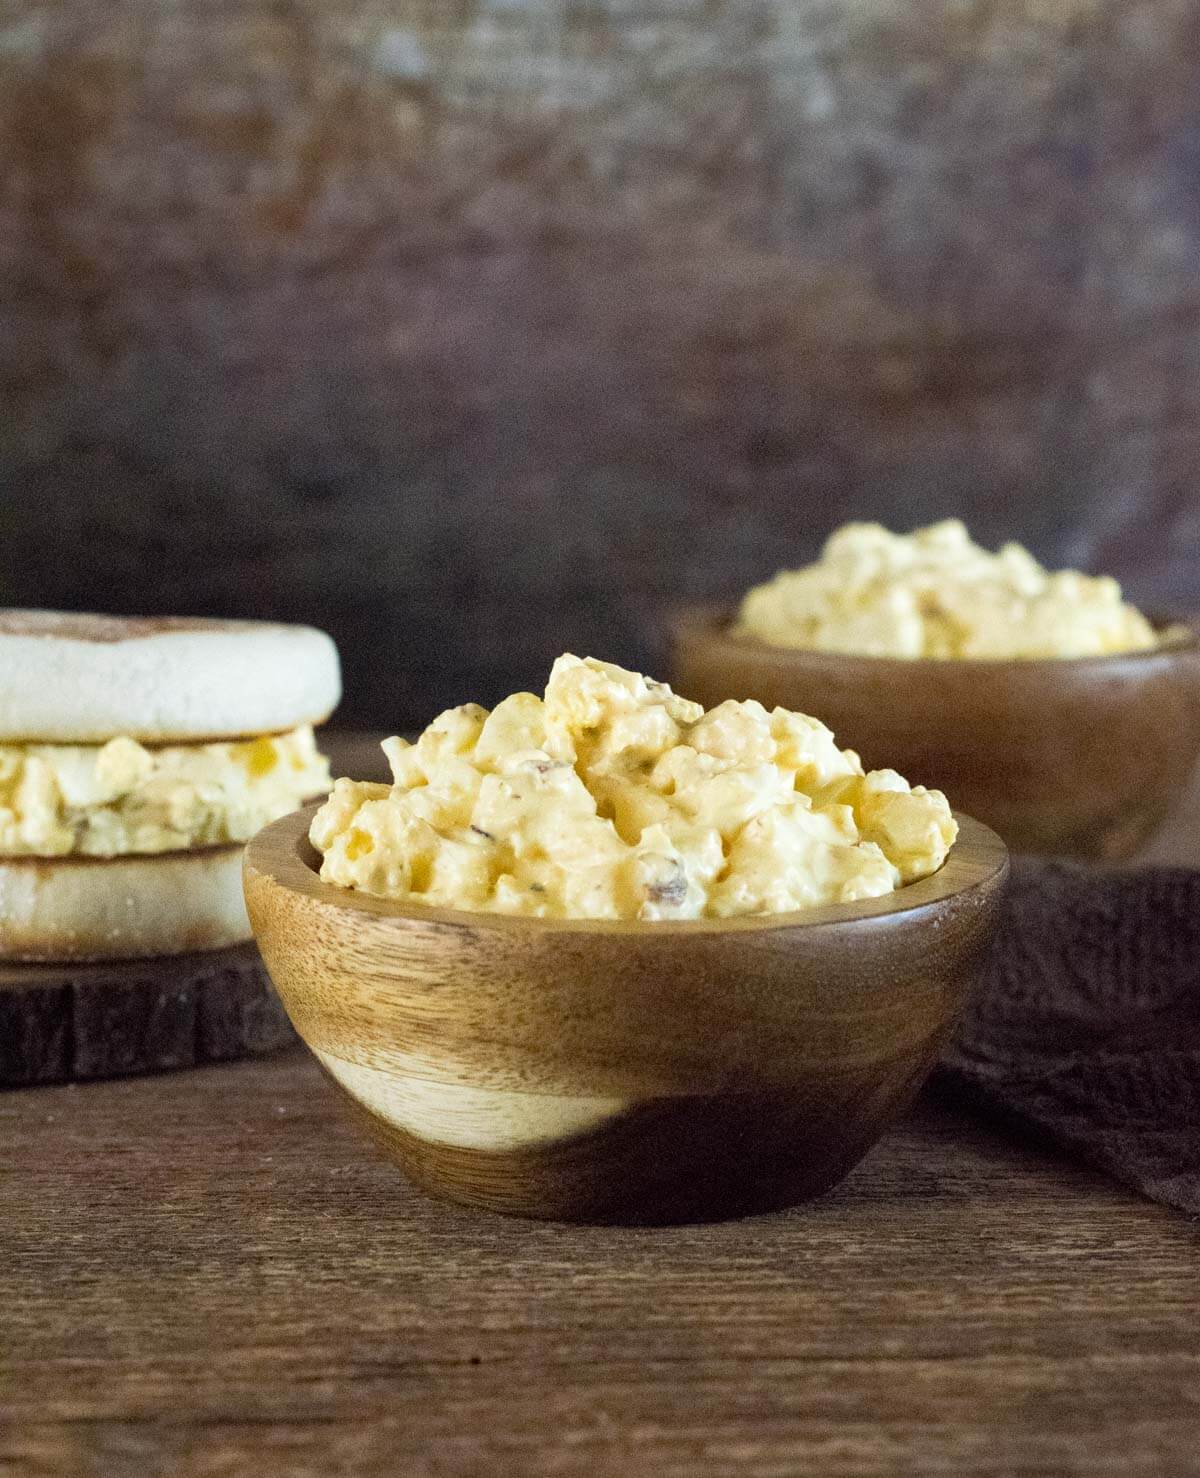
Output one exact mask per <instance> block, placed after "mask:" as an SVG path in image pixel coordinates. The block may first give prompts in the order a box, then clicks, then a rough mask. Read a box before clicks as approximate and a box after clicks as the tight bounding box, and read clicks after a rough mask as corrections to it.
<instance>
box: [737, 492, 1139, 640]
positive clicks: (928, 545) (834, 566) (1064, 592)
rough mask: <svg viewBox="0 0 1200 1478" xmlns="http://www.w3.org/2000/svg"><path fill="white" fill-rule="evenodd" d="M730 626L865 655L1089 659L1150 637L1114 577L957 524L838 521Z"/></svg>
mask: <svg viewBox="0 0 1200 1478" xmlns="http://www.w3.org/2000/svg"><path fill="white" fill-rule="evenodd" d="M736 629H737V630H738V631H740V632H741V633H743V634H745V635H747V636H753V637H757V638H758V639H759V640H760V641H764V642H770V643H771V644H772V645H774V646H780V647H804V648H808V649H812V650H817V651H830V652H849V653H855V654H857V655H860V656H869V657H960V658H971V657H974V658H988V657H991V658H1001V657H1025V658H1032V657H1092V656H1102V655H1104V654H1106V653H1112V652H1132V651H1138V650H1142V649H1144V648H1148V647H1153V646H1156V645H1157V644H1158V638H1157V637H1156V635H1155V632H1154V629H1153V627H1152V626H1151V625H1150V623H1149V622H1148V621H1147V620H1146V618H1145V617H1144V616H1143V615H1142V614H1141V613H1140V612H1139V611H1137V610H1135V609H1134V607H1133V606H1131V605H1127V604H1126V603H1125V602H1124V601H1123V600H1122V599H1121V587H1120V586H1119V585H1118V584H1117V582H1116V581H1115V580H1112V579H1109V578H1107V577H1105V576H1092V575H1083V574H1080V573H1079V572H1078V571H1077V570H1062V571H1060V572H1058V573H1056V574H1052V573H1051V572H1050V571H1048V570H1045V569H1043V568H1042V566H1041V565H1040V564H1039V563H1038V562H1037V560H1036V559H1034V557H1033V555H1032V554H1030V553H1029V551H1028V550H1027V549H1023V548H1022V547H1021V545H1019V544H1006V545H1005V546H1004V547H1003V549H1001V550H1000V552H999V554H989V553H988V551H987V550H986V549H981V548H980V547H979V545H978V544H975V543H973V542H972V540H971V537H970V535H969V534H968V533H967V530H966V528H965V527H964V525H963V524H962V523H960V522H959V520H958V519H947V520H946V521H945V522H944V523H937V524H933V525H931V526H930V527H929V528H925V529H918V530H917V531H916V533H913V534H891V533H889V532H888V531H887V529H885V528H883V527H881V525H879V524H877V523H850V524H846V525H845V527H844V528H841V529H839V530H838V531H837V532H836V533H835V534H833V535H832V536H831V537H830V538H829V540H828V542H827V543H826V545H825V549H824V552H823V553H822V555H821V558H820V560H818V562H817V563H816V564H813V565H809V566H808V567H807V568H806V569H802V570H785V571H783V572H782V573H780V574H778V575H776V576H775V578H774V579H773V580H771V581H770V582H769V583H768V584H766V585H759V586H756V587H755V589H753V590H751V591H750V592H749V594H748V595H747V596H746V597H745V599H744V600H743V602H742V608H741V613H740V616H739V619H738V623H737V628H736Z"/></svg>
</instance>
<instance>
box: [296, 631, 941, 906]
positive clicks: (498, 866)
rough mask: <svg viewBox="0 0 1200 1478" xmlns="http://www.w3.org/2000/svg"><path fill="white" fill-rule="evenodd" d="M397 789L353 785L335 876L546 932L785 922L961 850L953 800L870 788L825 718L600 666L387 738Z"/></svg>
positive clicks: (577, 667)
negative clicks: (576, 922) (698, 694)
mask: <svg viewBox="0 0 1200 1478" xmlns="http://www.w3.org/2000/svg"><path fill="white" fill-rule="evenodd" d="M383 747H384V750H385V752H386V754H387V757H388V761H389V763H390V765H391V770H392V775H393V778H394V783H393V784H392V785H391V786H387V785H376V784H363V783H359V782H356V781H353V780H339V781H337V783H336V784H335V786H334V789H333V793H332V795H331V796H330V798H329V799H328V801H327V802H326V803H325V805H324V806H322V807H321V809H320V810H319V811H318V812H317V813H316V816H315V817H314V819H313V823H312V829H311V838H312V842H313V845H314V846H315V847H316V848H317V850H318V851H319V852H320V853H322V854H323V855H322V863H321V877H322V878H323V879H324V880H325V881H326V882H329V883H334V884H336V885H338V886H340V887H345V888H357V889H361V890H362V891H363V892H366V893H372V894H375V895H377V896H379V897H384V898H394V899H403V900H415V901H418V902H421V903H426V904H436V905H440V906H442V907H447V908H456V909H480V910H486V911H492V912H497V913H507V914H523V915H532V916H538V917H543V918H591V919H648V920H653V919H695V918H706V917H707V918H722V917H729V916H733V915H740V914H771V913H782V912H787V911H789V910H792V909H803V908H810V907H813V906H816V905H819V904H826V903H838V902H851V901H854V900H857V899H863V898H874V897H877V896H879V895H881V894H884V893H890V892H891V891H892V890H893V889H894V888H897V887H899V886H901V885H902V884H904V883H908V882H911V881H913V880H914V879H916V878H922V877H925V876H927V875H928V874H929V873H932V872H935V871H936V870H937V869H938V868H939V867H940V866H941V865H942V863H943V861H944V860H945V858H946V854H947V852H948V850H949V848H950V846H951V844H952V843H953V841H954V838H955V836H956V834H957V829H958V828H957V825H956V823H955V821H954V818H953V817H952V815H951V814H950V808H949V806H948V805H947V803H946V799H945V797H944V796H943V795H942V794H941V793H940V792H939V791H936V790H925V789H924V788H922V787H921V786H916V787H912V788H910V787H909V785H908V783H907V781H905V780H903V779H902V778H901V777H900V776H899V775H897V774H896V773H895V772H894V771H892V770H876V771H873V772H872V773H871V774H869V775H868V774H864V773H863V768H862V765H861V764H860V762H859V759H858V756H857V755H856V754H854V753H853V752H852V751H851V750H844V749H839V748H838V746H837V743H836V742H835V740H834V737H833V735H832V733H831V732H830V731H829V730H828V729H827V728H826V727H825V725H824V724H822V723H819V722H818V721H817V720H816V719H812V718H807V717H806V716H805V715H804V714H800V713H790V712H788V711H787V710H786V709H782V708H776V709H775V710H774V711H773V712H770V713H768V712H767V710H766V709H765V708H763V707H762V705H761V704H759V703H754V702H749V703H735V702H732V701H731V702H727V703H722V704H720V705H719V706H718V707H716V708H714V709H711V710H710V711H709V712H707V713H706V712H705V711H704V709H703V708H702V707H701V706H700V705H699V704H697V703H690V702H688V701H687V699H684V698H680V697H677V696H676V695H675V694H674V693H673V692H672V691H671V689H670V688H669V687H667V686H666V685H665V684H663V683H657V682H652V681H651V680H650V679H648V678H645V677H642V676H640V675H639V674H637V673H635V672H627V671H625V670H624V669H623V668H620V667H614V666H612V665H610V664H609V663H606V662H598V661H595V660H594V659H591V658H588V659H585V660H581V659H580V658H578V657H572V656H563V657H560V658H559V659H558V661H557V662H555V664H554V667H553V669H552V671H551V673H550V680H549V683H548V684H547V687H546V692H545V697H544V698H538V697H536V696H535V695H534V694H532V693H515V694H513V696H511V697H509V698H506V699H505V700H504V701H503V702H502V703H500V704H498V705H497V707H496V708H494V709H493V710H492V711H491V712H490V713H489V712H488V711H487V710H486V709H483V708H480V707H479V706H478V705H477V704H473V703H469V704H466V705H465V706H463V707H461V708H452V709H450V710H448V711H447V712H445V713H443V714H442V715H441V716H440V717H439V718H437V719H435V720H434V722H433V723H432V724H430V726H429V727H428V728H427V729H426V730H425V732H424V733H423V734H422V735H421V736H420V738H419V739H418V740H417V741H416V743H415V744H410V743H407V742H406V741H405V740H403V739H389V740H387V741H386V742H385V743H384V746H383Z"/></svg>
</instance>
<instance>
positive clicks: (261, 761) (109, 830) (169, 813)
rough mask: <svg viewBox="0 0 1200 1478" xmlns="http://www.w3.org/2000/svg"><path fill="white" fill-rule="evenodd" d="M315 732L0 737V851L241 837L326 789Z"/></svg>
mask: <svg viewBox="0 0 1200 1478" xmlns="http://www.w3.org/2000/svg"><path fill="white" fill-rule="evenodd" d="M329 785H330V776H329V764H328V761H327V760H326V759H325V758H324V756H322V755H321V754H319V753H318V751H317V746H316V741H315V739H314V737H313V731H312V729H310V728H302V729H296V730H294V731H293V732H292V733H290V734H267V735H264V736H262V737H261V738H259V739H249V740H245V741H239V742H232V743H221V744H180V745H173V746H166V747H163V748H147V747H146V746H144V745H142V744H138V743H137V742H136V741H135V740H133V739H126V738H117V739H111V740H110V741H109V742H108V743H107V744H100V745H95V744H78V745H76V744H0V857H26V856H28V857H67V856H71V855H72V854H78V855H80V856H86V857H122V856H127V855H133V854H138V853H149V852H175V851H182V850H184V849H186V848H190V847H208V846H216V845H218V844H221V843H227V842H244V841H247V840H248V839H249V838H250V837H252V836H253V835H254V833H255V832H256V831H258V830H260V829H261V828H262V827H264V826H265V825H266V824H267V823H268V822H269V821H275V820H277V819H278V818H279V817H280V816H284V815H286V814H287V813H288V812H289V811H294V810H295V809H296V807H297V806H299V805H300V804H301V803H302V802H303V801H305V800H307V799H309V798H310V797H312V796H315V795H320V794H322V793H323V792H324V791H326V790H328V789H329Z"/></svg>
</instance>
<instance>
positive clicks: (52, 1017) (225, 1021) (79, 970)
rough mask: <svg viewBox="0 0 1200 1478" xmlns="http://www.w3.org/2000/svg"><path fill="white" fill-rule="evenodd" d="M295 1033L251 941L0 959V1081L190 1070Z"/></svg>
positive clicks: (267, 1047)
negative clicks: (154, 951) (153, 955)
mask: <svg viewBox="0 0 1200 1478" xmlns="http://www.w3.org/2000/svg"><path fill="white" fill-rule="evenodd" d="M292 1039H293V1033H292V1029H291V1026H290V1025H289V1023H288V1019H287V1016H286V1014H285V1013H284V1010H283V1007H282V1005H281V1004H280V1002H279V998H278V997H277V996H276V994H275V991H274V989H273V988H272V986H271V982H270V979H269V978H268V976H267V972H266V970H265V968H264V967H263V963H262V958H261V957H260V955H259V953H258V947H257V945H254V944H243V945H238V946H236V947H235V948H232V949H221V950H209V951H206V952H205V953H203V954H191V955H175V956H172V957H170V958H164V959H150V960H106V961H104V962H102V963H97V964H74V965H71V964H64V965H0V1086H5V1087H6V1086H12V1085H16V1084H31V1083H48V1082H57V1081H60V1080H62V1079H70V1078H74V1079H88V1078H111V1077H117V1076H120V1075H122V1074H125V1073H141V1072H159V1071H162V1070H163V1069H166V1068H177V1067H192V1066H193V1065H195V1064H196V1063H202V1062H219V1061H223V1060H225V1059H228V1058H233V1057H245V1056H249V1055H252V1054H255V1053H260V1052H273V1051H274V1050H275V1049H276V1048H277V1047H281V1046H283V1045H284V1043H286V1042H289V1041H291V1040H292Z"/></svg>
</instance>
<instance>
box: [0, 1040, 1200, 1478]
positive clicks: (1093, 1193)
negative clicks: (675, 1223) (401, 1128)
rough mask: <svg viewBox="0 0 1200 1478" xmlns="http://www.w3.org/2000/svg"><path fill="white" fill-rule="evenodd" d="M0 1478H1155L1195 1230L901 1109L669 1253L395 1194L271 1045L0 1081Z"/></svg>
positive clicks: (1194, 1409) (1181, 1423)
mask: <svg viewBox="0 0 1200 1478" xmlns="http://www.w3.org/2000/svg"><path fill="white" fill-rule="evenodd" d="M0 1143H2V1144H3V1146H4V1171H5V1185H4V1195H3V1197H0V1240H2V1242H3V1246H4V1247H5V1253H6V1255H5V1266H4V1273H3V1284H4V1303H3V1307H2V1309H0V1329H2V1332H3V1339H2V1340H0V1471H2V1472H4V1473H5V1474H6V1478H7V1475H8V1474H12V1475H13V1478H34V1475H37V1478H160V1475H161V1478H167V1475H171V1478H212V1475H224V1474H230V1475H233V1474H243V1473H247V1472H255V1473H261V1474H263V1475H270V1478H274V1475H286V1478H331V1475H335V1474H343V1473H345V1474H351V1473H352V1474H354V1475H355V1478H374V1475H379V1478H396V1475H398V1474H403V1475H404V1478H459V1475H461V1478H550V1475H554V1478H722V1475H734V1474H736V1475H738V1478H782V1475H788V1478H792V1475H808V1474H811V1475H813V1478H876V1475H897V1474H904V1475H912V1478H927V1475H943V1478H984V1475H987V1478H1012V1475H1014V1474H1022V1475H1026V1474H1027V1475H1030V1478H1033V1475H1047V1478H1049V1475H1052V1474H1053V1475H1056V1478H1057V1475H1078V1478H1094V1475H1096V1474H1112V1475H1114V1478H1117V1475H1120V1478H1152V1475H1153V1478H1182V1475H1185V1474H1189V1473H1191V1472H1194V1471H1195V1455H1196V1451H1197V1442H1198V1440H1200V1404H1198V1401H1197V1392H1198V1391H1200V1353H1198V1352H1197V1348H1196V1337H1195V1333H1196V1323H1197V1317H1198V1316H1200V1294H1198V1292H1197V1287H1196V1276H1195V1272H1196V1259H1197V1254H1198V1251H1200V1238H1198V1233H1197V1229H1196V1227H1195V1226H1194V1225H1193V1224H1191V1223H1189V1222H1188V1221H1186V1220H1184V1219H1182V1218H1179V1217H1178V1216H1174V1215H1172V1214H1171V1213H1169V1212H1167V1211H1165V1210H1163V1208H1161V1207H1157V1206H1154V1205H1151V1204H1149V1203H1146V1202H1142V1201H1139V1200H1137V1199H1135V1198H1133V1197H1132V1196H1130V1195H1127V1194H1125V1193H1124V1192H1122V1191H1121V1190H1119V1189H1117V1188H1115V1187H1113V1186H1111V1185H1109V1184H1108V1183H1106V1182H1104V1181H1102V1180H1101V1179H1099V1178H1098V1177H1095V1176H1092V1175H1091V1174H1089V1173H1087V1172H1084V1171H1081V1170H1079V1169H1076V1168H1075V1167H1073V1166H1071V1165H1070V1164H1067V1163H1065V1162H1062V1161H1059V1160H1056V1159H1051V1158H1049V1157H1043V1156H1042V1155H1040V1154H1038V1153H1036V1152H1034V1151H1032V1150H1027V1149H1021V1148H1020V1147H1014V1146H1013V1145H1012V1144H1011V1143H1008V1142H1006V1141H1003V1140H1001V1139H1000V1138H998V1137H996V1136H994V1135H992V1134H990V1133H988V1132H987V1131H985V1130H983V1129H981V1128H979V1127H978V1126H977V1125H976V1124H973V1123H972V1122H970V1121H969V1120H965V1119H962V1118H959V1117H957V1116H955V1115H952V1114H951V1113H949V1112H947V1111H945V1110H943V1109H941V1108H939V1107H938V1106H936V1105H934V1104H930V1103H926V1104H925V1105H924V1106H922V1108H921V1109H920V1110H919V1112H917V1113H916V1114H915V1115H914V1116H913V1117H911V1118H910V1119H908V1120H907V1121H906V1122H904V1123H903V1124H901V1125H900V1126H899V1127H898V1128H897V1129H896V1130H895V1131H894V1132H893V1133H891V1134H890V1135H889V1136H888V1137H887V1138H885V1140H884V1141H883V1142H882V1144H881V1145H880V1146H879V1147H878V1148H877V1149H876V1150H875V1151H874V1152H873V1153H872V1154H871V1155H869V1156H868V1157H867V1159H866V1160H865V1161H864V1162H863V1164H862V1165H861V1166H860V1167H859V1169H858V1170H857V1171H855V1172H854V1173H853V1174H852V1175H851V1176H850V1178H849V1179H848V1180H847V1181H846V1182H845V1183H844V1184H843V1185H842V1186H841V1187H840V1188H839V1189H838V1190H837V1191H835V1192H833V1193H831V1194H830V1195H828V1196H826V1197H824V1198H823V1199H821V1200H820V1201H816V1202H813V1203H811V1204H809V1205H808V1206H806V1207H804V1208H802V1209H798V1210H796V1211H792V1212H785V1213H780V1214H776V1215H773V1216H769V1217H763V1218H757V1219H754V1220H752V1221H746V1222H739V1223H725V1224H721V1225H718V1226H708V1227H701V1228H696V1227H682V1228H671V1229H620V1228H581V1227H575V1228H570V1229H564V1228H562V1227H557V1226H553V1225H549V1224H538V1223H528V1222H516V1221H512V1220H509V1219H507V1218H503V1217H495V1216H487V1215H485V1214H483V1213H473V1212H470V1211H468V1210H464V1209H460V1208H455V1207H453V1206H448V1205H445V1204H442V1203H439V1202H436V1201H433V1200H430V1199H428V1198H427V1197H425V1196H423V1195H421V1194H419V1193H417V1192H416V1191H413V1190H410V1189H409V1188H407V1187H406V1185H405V1183H404V1181H403V1180H402V1179H401V1178H400V1177H399V1176H398V1175H397V1174H396V1171H395V1169H394V1167H393V1166H391V1165H389V1164H387V1163H386V1162H385V1161H384V1160H383V1159H382V1158H381V1157H380V1158H377V1157H376V1156H374V1155H373V1154H372V1153H370V1152H369V1151H367V1152H364V1145H363V1141H362V1140H361V1138H360V1136H359V1135H358V1134H357V1133H356V1132H355V1131H354V1130H353V1129H352V1128H351V1127H350V1126H349V1125H347V1124H345V1123H343V1121H342V1119H341V1116H340V1115H339V1113H338V1111H337V1106H336V1103H335V1101H334V1098H333V1095H331V1094H330V1093H329V1092H328V1090H327V1089H326V1087H325V1085H324V1084H323V1083H321V1082H320V1081H319V1078H318V1074H317V1071H316V1069H315V1067H314V1066H313V1065H312V1063H311V1062H310V1061H309V1060H308V1059H307V1057H305V1056H303V1055H292V1054H288V1055H286V1056H284V1057H278V1058H275V1059H270V1060H264V1061H262V1062H258V1063H244V1064H240V1065H238V1066H237V1067H221V1068H211V1069H205V1070H202V1071H198V1072H194V1073H188V1074H182V1075H179V1074H175V1075H171V1076H170V1077H166V1078H157V1079H144V1080H140V1081H139V1080H129V1081H124V1082H114V1083H106V1084H92V1085H88V1086H84V1087H77V1088H55V1089H40V1090H36V1091H25V1092H17V1093H9V1094H6V1095H0Z"/></svg>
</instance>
